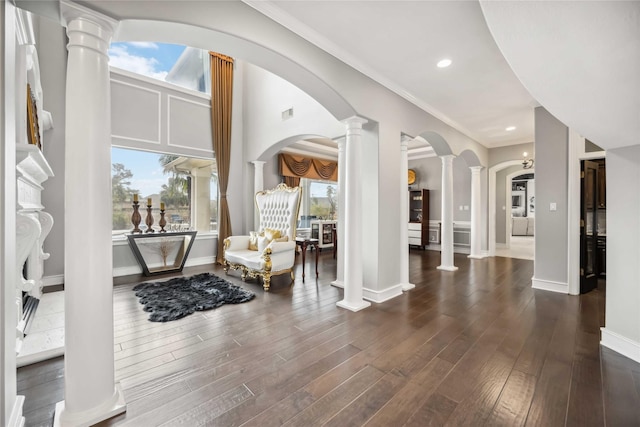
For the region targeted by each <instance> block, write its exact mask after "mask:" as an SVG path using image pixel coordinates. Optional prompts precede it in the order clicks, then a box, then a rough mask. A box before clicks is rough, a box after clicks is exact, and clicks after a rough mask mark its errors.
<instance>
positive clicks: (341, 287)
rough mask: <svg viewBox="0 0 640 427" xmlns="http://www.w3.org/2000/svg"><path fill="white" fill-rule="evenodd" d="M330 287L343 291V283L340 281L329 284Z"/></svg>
mask: <svg viewBox="0 0 640 427" xmlns="http://www.w3.org/2000/svg"><path fill="white" fill-rule="evenodd" d="M331 286H335V287H336V288H340V289H344V282H343V281H342V280H338V279H336V280H334V281H333V282H331Z"/></svg>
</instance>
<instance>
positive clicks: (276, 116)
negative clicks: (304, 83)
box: [243, 63, 345, 161]
mask: <svg viewBox="0 0 640 427" xmlns="http://www.w3.org/2000/svg"><path fill="white" fill-rule="evenodd" d="M244 101H245V103H244V106H245V109H244V112H243V118H244V122H245V127H244V137H245V144H246V153H245V157H246V159H247V160H248V161H251V160H267V158H268V157H270V156H271V155H273V154H276V152H277V151H278V150H270V148H271V147H272V146H273V145H274V144H276V143H278V142H280V141H282V140H285V139H288V138H290V137H292V136H295V135H308V134H310V135H321V136H325V137H328V138H335V137H337V136H340V135H343V134H344V133H345V127H344V124H342V123H340V122H339V121H338V120H337V119H336V118H335V117H333V116H332V115H331V114H330V113H329V112H328V111H327V109H326V108H324V107H323V106H322V105H320V104H319V103H318V101H316V100H314V99H313V98H311V97H310V96H309V95H308V94H306V93H305V92H303V91H302V90H300V89H299V88H297V87H296V86H294V85H293V84H291V83H289V82H287V81H286V80H284V79H282V78H281V77H278V76H276V75H275V74H273V73H270V72H268V71H266V70H264V69H262V68H260V67H258V66H255V65H252V64H248V63H246V64H245V67H244ZM290 108H292V109H293V117H291V118H289V119H286V120H283V118H282V112H283V111H285V110H288V109H290Z"/></svg>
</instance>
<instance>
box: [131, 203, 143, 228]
mask: <svg viewBox="0 0 640 427" xmlns="http://www.w3.org/2000/svg"><path fill="white" fill-rule="evenodd" d="M136 199H137V197H136ZM139 208H140V207H139V206H138V201H137V200H135V199H134V200H133V213H132V214H131V223H132V224H133V230H131V234H134V233H142V230H140V228H138V226H139V225H140V221H142V217H141V216H140V212H139V210H138V209H139Z"/></svg>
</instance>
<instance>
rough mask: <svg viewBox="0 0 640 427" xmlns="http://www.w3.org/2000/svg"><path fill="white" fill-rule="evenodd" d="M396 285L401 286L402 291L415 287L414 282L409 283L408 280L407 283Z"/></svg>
mask: <svg viewBox="0 0 640 427" xmlns="http://www.w3.org/2000/svg"><path fill="white" fill-rule="evenodd" d="M398 286H402V290H403V291H404V292H406V291H410V290H411V289H415V287H416V285H415V284H413V283H409V282H407V283H400V284H399V285H398Z"/></svg>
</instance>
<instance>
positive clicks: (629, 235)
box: [536, 145, 640, 363]
mask: <svg viewBox="0 0 640 427" xmlns="http://www.w3.org/2000/svg"><path fill="white" fill-rule="evenodd" d="M639 185H640V146H638V145H635V146H632V147H627V148H618V149H615V150H609V151H607V301H606V310H605V313H606V319H605V328H604V329H603V331H602V342H603V344H604V345H606V346H608V347H611V348H612V349H614V350H616V351H618V352H620V353H622V354H624V355H626V356H627V357H630V358H632V359H633V360H635V361H636V362H639V363H640V310H638V307H640V285H639V284H640V269H639V267H638V266H639V265H640V245H638V239H639V238H640V215H638V213H640V192H638V191H636V190H635V189H637V188H638V186H639ZM536 198H537V197H536ZM536 218H537V217H536Z"/></svg>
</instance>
